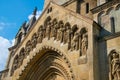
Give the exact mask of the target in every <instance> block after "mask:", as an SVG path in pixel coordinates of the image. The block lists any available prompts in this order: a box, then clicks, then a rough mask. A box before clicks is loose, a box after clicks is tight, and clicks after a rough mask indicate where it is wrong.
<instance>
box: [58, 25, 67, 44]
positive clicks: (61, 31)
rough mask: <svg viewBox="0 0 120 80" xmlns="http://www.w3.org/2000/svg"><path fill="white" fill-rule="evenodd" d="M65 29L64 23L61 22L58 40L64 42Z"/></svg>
mask: <svg viewBox="0 0 120 80" xmlns="http://www.w3.org/2000/svg"><path fill="white" fill-rule="evenodd" d="M64 31H65V28H64V26H63V24H60V28H59V29H58V35H57V40H60V42H63V35H64Z"/></svg>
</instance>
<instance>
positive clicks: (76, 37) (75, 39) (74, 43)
mask: <svg viewBox="0 0 120 80" xmlns="http://www.w3.org/2000/svg"><path fill="white" fill-rule="evenodd" d="M78 40H79V34H78V33H75V35H74V37H73V39H72V42H71V50H72V51H73V50H77V46H78Z"/></svg>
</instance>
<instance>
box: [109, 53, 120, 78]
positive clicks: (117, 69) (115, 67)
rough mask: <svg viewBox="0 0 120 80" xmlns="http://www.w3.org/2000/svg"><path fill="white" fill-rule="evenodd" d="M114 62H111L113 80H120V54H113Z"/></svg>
mask: <svg viewBox="0 0 120 80" xmlns="http://www.w3.org/2000/svg"><path fill="white" fill-rule="evenodd" d="M112 58H113V59H112V62H111V68H112V76H113V80H120V59H119V54H117V53H113V55H112Z"/></svg>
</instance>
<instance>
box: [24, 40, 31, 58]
mask: <svg viewBox="0 0 120 80" xmlns="http://www.w3.org/2000/svg"><path fill="white" fill-rule="evenodd" d="M31 50H32V47H31V41H30V40H29V41H28V42H27V43H26V47H25V56H26V57H27V56H28V55H29V53H30V51H31Z"/></svg>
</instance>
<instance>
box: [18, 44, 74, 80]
mask: <svg viewBox="0 0 120 80" xmlns="http://www.w3.org/2000/svg"><path fill="white" fill-rule="evenodd" d="M43 50H44V54H43V56H41V58H40V59H39V60H38V61H35V62H37V63H35V64H34V65H33V66H31V68H32V69H30V72H28V73H29V74H27V75H26V78H25V79H24V80H28V79H29V78H30V79H31V80H48V79H45V77H46V78H47V76H48V75H50V73H55V74H56V73H58V74H61V75H62V77H61V78H62V79H63V78H64V80H75V79H74V75H73V73H72V72H73V71H72V68H71V65H70V62H69V60H68V59H67V57H66V56H65V55H64V54H63V53H61V51H59V50H58V49H55V48H52V47H50V46H43V47H41V49H40V52H39V53H41V52H43ZM45 50H46V51H45ZM58 52H59V53H58ZM37 56H38V55H37ZM57 59H58V60H60V61H64V64H67V67H68V68H67V69H66V68H65V66H64V65H62V64H61V63H58V62H59V61H58V62H56V61H57ZM31 60H32V59H31ZM38 65H41V66H38ZM26 68H27V66H26ZM33 70H34V71H35V70H36V71H35V73H34V74H32V73H33ZM49 70H50V72H49ZM51 70H52V71H51ZM22 72H23V71H22ZM54 77H55V76H54ZM51 79H53V78H51ZM59 79H60V78H59ZM59 79H58V80H59ZM19 80H20V78H19ZM55 80H56V78H55Z"/></svg>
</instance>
